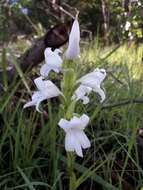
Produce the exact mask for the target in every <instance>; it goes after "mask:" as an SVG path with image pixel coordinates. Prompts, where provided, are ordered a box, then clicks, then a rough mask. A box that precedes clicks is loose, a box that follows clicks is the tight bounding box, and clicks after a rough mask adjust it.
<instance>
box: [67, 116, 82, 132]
mask: <svg viewBox="0 0 143 190" xmlns="http://www.w3.org/2000/svg"><path fill="white" fill-rule="evenodd" d="M80 125H81V120H80V118H78V117H76V116H74V117H73V118H71V120H70V122H69V127H70V128H72V129H73V128H77V126H80Z"/></svg>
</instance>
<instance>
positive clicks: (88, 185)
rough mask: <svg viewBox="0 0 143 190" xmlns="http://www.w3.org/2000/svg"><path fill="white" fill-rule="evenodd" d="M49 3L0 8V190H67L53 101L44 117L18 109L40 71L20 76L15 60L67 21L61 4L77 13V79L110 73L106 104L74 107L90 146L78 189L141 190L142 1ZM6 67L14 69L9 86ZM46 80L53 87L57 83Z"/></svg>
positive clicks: (79, 165) (28, 1) (79, 164)
mask: <svg viewBox="0 0 143 190" xmlns="http://www.w3.org/2000/svg"><path fill="white" fill-rule="evenodd" d="M53 2H55V4H53V5H52V6H51V3H50V1H46V0H41V1H38V0H19V1H18V0H17V1H16V0H9V1H8V0H2V1H1V2H0V189H2V190H14V189H20V190H28V189H30V190H34V189H36V190H41V189H42V190H44V189H45V190H47V189H49V190H56V189H57V190H59V189H60V190H67V189H68V180H69V179H68V176H67V175H66V152H65V150H64V144H63V136H62V135H61V133H60V131H59V127H58V126H57V123H58V121H59V117H58V115H57V110H58V108H59V106H58V105H59V102H58V99H53V100H51V101H48V102H45V104H43V106H44V110H45V111H44V113H43V114H39V113H37V112H36V111H35V108H29V109H27V110H23V105H24V103H25V102H26V101H27V100H28V99H29V95H30V93H31V92H30V89H34V88H35V87H34V85H33V79H34V78H35V77H36V76H37V75H38V72H39V68H38V66H37V67H34V68H33V69H32V70H30V71H28V70H27V71H24V72H23V71H22V69H21V68H20V67H19V65H18V61H17V57H19V56H20V55H22V54H23V53H24V52H25V50H27V49H28V48H30V47H31V44H32V43H33V42H34V41H35V39H36V38H38V37H41V36H42V35H44V34H45V32H46V30H47V29H49V28H50V27H51V26H52V25H55V24H57V23H61V22H65V23H66V22H67V21H68V20H70V19H71V18H70V16H67V15H66V13H64V11H59V9H58V8H57V5H59V6H61V7H62V8H63V9H64V10H67V11H68V12H70V13H71V14H73V12H74V10H73V8H72V7H74V8H75V7H76V8H77V9H78V10H79V11H80V16H79V21H80V25H81V36H82V40H81V59H80V62H78V63H77V75H80V74H81V73H82V74H83V73H86V72H87V71H91V70H93V68H96V67H99V68H105V69H106V70H107V72H108V77H107V78H106V81H105V83H104V87H105V89H106V95H107V98H106V100H105V101H104V103H103V104H102V105H99V104H98V103H97V99H98V98H97V97H95V96H94V97H93V98H92V100H93V101H92V102H90V105H88V107H86V106H83V105H82V104H79V106H78V108H77V111H78V113H80V112H81V111H82V110H84V112H85V113H87V114H88V115H89V116H90V118H91V120H90V125H89V127H88V128H87V131H86V132H87V135H88V137H89V139H91V143H92V146H91V148H90V149H88V150H86V151H85V152H84V158H83V159H81V158H77V159H76V161H75V163H74V170H75V173H76V175H77V178H78V180H77V183H76V187H77V189H79V190H80V189H81V190H89V189H91V190H96V189H98V190H99V189H101V190H102V189H103V190H122V189H123V190H136V189H139V190H142V188H143V128H142V125H143V117H142V115H143V88H142V86H143V79H142V76H143V45H142V38H143V25H142V20H143V2H142V1H137V0H134V1H133V0H132V1H131V0H130V1H129V0H122V1H121V0H114V1H110V0H88V2H87V1H84V0H82V1H80V0H76V1H74V0H72V1H70V0H69V1H66V0H64V1H62V2H60V0H57V1H53ZM127 21H128V22H129V23H130V27H128V28H126V26H127V25H126V23H127ZM63 48H65V47H63ZM8 63H9V64H8ZM11 67H14V68H15V70H16V73H15V75H14V77H13V78H12V80H11V78H10V75H11ZM9 71H10V73H9ZM51 77H53V80H55V82H56V83H57V85H59V81H60V76H58V75H54V74H53V73H52V75H51ZM47 107H48V109H47Z"/></svg>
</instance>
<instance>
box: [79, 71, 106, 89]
mask: <svg viewBox="0 0 143 190" xmlns="http://www.w3.org/2000/svg"><path fill="white" fill-rule="evenodd" d="M105 77H106V71H105V70H104V69H95V70H94V71H93V72H90V73H88V74H86V75H84V76H83V77H81V78H80V79H79V80H78V81H77V82H80V83H81V84H84V85H86V86H89V87H91V88H94V86H100V84H101V82H102V81H103V80H104V78H105Z"/></svg>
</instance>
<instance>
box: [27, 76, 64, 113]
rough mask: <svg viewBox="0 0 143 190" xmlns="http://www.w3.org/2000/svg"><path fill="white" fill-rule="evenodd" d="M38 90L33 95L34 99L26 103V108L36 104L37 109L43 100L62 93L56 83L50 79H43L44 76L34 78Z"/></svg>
mask: <svg viewBox="0 0 143 190" xmlns="http://www.w3.org/2000/svg"><path fill="white" fill-rule="evenodd" d="M34 83H35V84H36V86H37V88H38V91H35V92H34V94H33V95H32V101H30V102H28V103H26V104H25V105H24V108H27V107H29V106H36V110H37V111H39V112H41V111H40V110H39V105H40V103H41V102H42V101H43V100H46V99H49V98H53V97H56V96H59V95H60V94H61V92H60V90H59V89H58V88H57V86H56V85H54V84H53V83H52V82H51V81H50V80H43V79H42V77H38V78H36V79H35V80H34Z"/></svg>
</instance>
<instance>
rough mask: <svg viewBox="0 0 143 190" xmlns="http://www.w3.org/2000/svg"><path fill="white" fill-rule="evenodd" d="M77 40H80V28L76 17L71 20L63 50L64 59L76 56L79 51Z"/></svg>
mask: <svg viewBox="0 0 143 190" xmlns="http://www.w3.org/2000/svg"><path fill="white" fill-rule="evenodd" d="M79 41H80V28H79V23H78V20H77V18H76V19H75V20H74V22H73V25H72V29H71V32H70V35H69V44H68V48H67V50H66V52H65V57H66V59H70V60H72V59H75V58H78V56H79V53H80V47H79Z"/></svg>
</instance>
